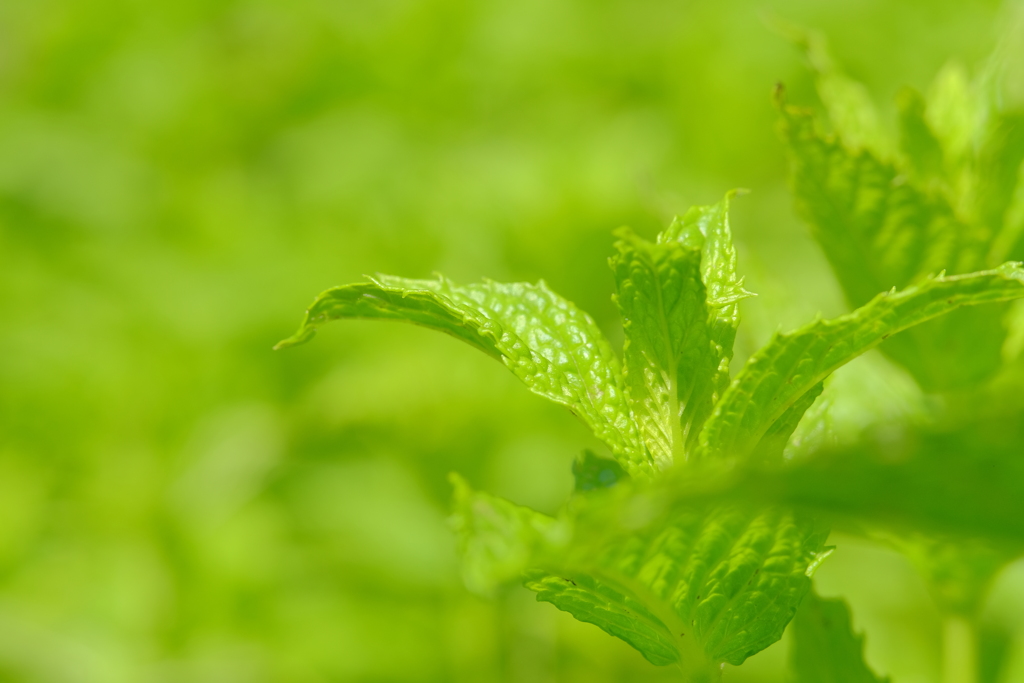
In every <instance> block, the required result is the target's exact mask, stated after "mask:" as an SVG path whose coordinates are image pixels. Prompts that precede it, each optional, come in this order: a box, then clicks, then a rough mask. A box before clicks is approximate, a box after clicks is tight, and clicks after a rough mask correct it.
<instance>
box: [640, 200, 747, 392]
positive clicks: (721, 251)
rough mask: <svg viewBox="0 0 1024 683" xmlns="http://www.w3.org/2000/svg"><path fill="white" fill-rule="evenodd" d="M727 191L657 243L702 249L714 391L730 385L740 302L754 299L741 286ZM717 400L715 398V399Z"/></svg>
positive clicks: (677, 222)
mask: <svg viewBox="0 0 1024 683" xmlns="http://www.w3.org/2000/svg"><path fill="white" fill-rule="evenodd" d="M736 194H737V192H736V191H733V192H729V193H728V194H726V195H725V198H724V199H722V201H720V202H718V203H717V204H714V205H712V206H694V207H691V208H690V210H689V211H687V212H686V213H685V214H684V215H683V217H682V218H681V219H677V220H675V221H673V223H672V225H671V226H669V228H668V229H667V230H665V231H664V232H663V233H661V234H660V235H658V243H659V244H662V243H667V242H679V243H681V244H684V245H686V246H691V247H699V248H700V250H701V279H702V280H703V282H704V286H705V290H706V292H707V307H708V314H709V318H708V328H709V330H710V333H711V340H712V342H713V343H714V345H715V352H716V353H717V355H718V357H719V368H718V376H717V378H716V391H721V390H724V389H725V387H726V386H728V384H729V361H730V360H731V359H732V353H733V343H734V341H735V340H736V330H737V328H739V324H740V310H739V302H740V301H741V300H743V299H745V298H747V297H750V296H753V294H751V293H750V292H748V291H747V290H746V289H744V287H743V278H742V277H740V275H739V272H738V270H737V266H736V246H735V245H734V244H733V240H732V229H731V227H730V225H729V206H730V204H731V201H732V198H733V197H734V196H736ZM716 398H717V397H716Z"/></svg>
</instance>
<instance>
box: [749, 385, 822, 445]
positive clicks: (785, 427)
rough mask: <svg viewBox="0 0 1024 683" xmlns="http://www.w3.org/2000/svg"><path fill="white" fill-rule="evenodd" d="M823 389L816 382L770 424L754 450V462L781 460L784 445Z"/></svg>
mask: <svg viewBox="0 0 1024 683" xmlns="http://www.w3.org/2000/svg"><path fill="white" fill-rule="evenodd" d="M824 389H825V384H824V382H818V383H817V384H815V385H814V386H813V387H811V388H810V389H809V390H807V392H806V393H804V394H803V395H802V396H801V397H800V398H799V399H797V400H796V402H795V403H793V405H791V406H790V407H789V408H787V409H786V412H784V413H783V414H782V415H781V416H780V417H779V419H777V420H776V421H775V422H773V423H772V426H771V427H769V428H768V431H766V432H765V433H764V436H762V437H761V440H760V441H758V443H757V446H756V448H755V449H754V459H755V460H758V461H760V462H777V461H779V460H781V459H782V455H783V452H784V451H785V449H786V445H787V444H788V443H789V439H790V437H792V436H793V432H795V431H796V428H797V426H798V425H799V424H800V420H802V419H803V417H804V413H806V412H807V411H808V410H810V408H811V406H812V405H813V404H814V401H815V400H817V398H818V397H819V396H821V392H822V391H823V390H824Z"/></svg>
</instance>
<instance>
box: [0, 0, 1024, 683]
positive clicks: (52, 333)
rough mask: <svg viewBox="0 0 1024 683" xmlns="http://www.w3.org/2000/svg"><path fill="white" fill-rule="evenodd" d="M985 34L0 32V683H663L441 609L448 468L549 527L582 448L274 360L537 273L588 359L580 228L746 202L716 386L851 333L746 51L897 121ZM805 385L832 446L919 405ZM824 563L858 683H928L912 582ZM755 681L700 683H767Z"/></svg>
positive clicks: (360, 341)
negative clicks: (822, 404) (777, 351)
mask: <svg viewBox="0 0 1024 683" xmlns="http://www.w3.org/2000/svg"><path fill="white" fill-rule="evenodd" d="M1008 12H1009V8H1008V7H1005V6H1003V5H1002V4H1000V3H999V2H995V1H991V0H990V1H973V2H963V1H961V0H917V1H912V2H911V1H899V2H897V1H894V0H850V1H847V2H841V3H839V2H836V3H825V2H816V1H810V0H776V1H774V2H753V1H750V0H718V1H716V2H695V1H692V0H691V1H683V0H676V1H669V0H476V1H473V0H277V1H275V0H6V1H4V2H0V681H3V682H5V683H7V682H11V683H14V682H17V683H22V682H24V683H120V682H125V683H129V682H131V683H136V682H138V683H177V682H189V683H191V682H196V683H206V682H210V683H234V682H238V683H243V682H244V683H248V682H254V683H262V682H267V683H270V682H276V681H283V682H292V681H294V682H296V683H306V682H309V683H313V682H334V681H338V682H345V683H348V682H352V683H391V682H395V683H406V682H408V683H413V682H417V683H419V682H433V681H438V682H441V681H445V682H447V681H457V682H461V681H466V682H492V681H493V682H495V683H497V682H501V683H556V682H558V683H561V682H563V681H587V682H588V683H602V682H612V681H652V682H655V681H668V680H672V675H673V673H672V672H671V671H668V670H661V669H656V668H654V667H652V666H650V665H648V664H647V663H646V662H645V661H644V660H643V659H642V657H641V656H640V655H639V654H638V653H636V652H634V651H633V650H631V649H630V648H629V647H628V646H626V645H625V644H623V643H621V642H619V641H617V640H614V639H612V638H609V637H607V636H605V635H604V634H603V633H601V632H600V631H598V630H597V629H596V628H595V627H593V626H589V625H585V624H580V623H577V622H575V621H573V620H572V619H571V618H570V617H568V616H567V615H565V614H562V613H559V612H557V611H556V610H555V609H554V608H553V607H551V606H550V605H538V604H536V603H535V602H534V601H533V598H532V595H531V594H529V593H527V592H526V591H525V590H523V589H515V590H509V591H507V592H505V593H502V594H500V595H498V596H495V597H494V598H493V599H490V600H485V599H482V598H479V597H476V596H473V595H470V594H469V593H467V592H466V591H465V590H464V588H463V587H462V584H461V582H460V579H459V575H458V566H457V562H456V558H455V553H454V542H453V539H452V537H451V536H450V534H449V531H448V529H447V527H446V522H445V518H446V515H447V509H448V500H449V487H448V484H447V482H446V475H447V473H448V472H449V471H452V470H455V471H458V472H461V473H463V474H464V475H465V476H466V477H467V478H468V479H469V480H470V481H471V482H472V483H473V484H474V485H475V486H477V487H479V488H483V489H486V490H488V491H490V492H493V493H497V494H500V495H504V496H507V497H509V498H511V499H513V500H515V501H516V502H518V503H523V504H527V505H531V506H534V507H536V508H538V509H540V510H543V511H546V512H553V511H554V510H556V509H557V507H558V506H559V504H560V503H561V502H562V500H564V498H565V496H566V495H567V493H568V491H569V489H570V487H571V479H570V469H569V468H570V463H571V461H572V459H573V458H574V457H575V456H576V454H577V453H579V452H580V450H581V449H583V448H585V447H596V444H594V443H593V442H592V441H591V438H590V437H589V435H588V434H587V432H586V430H585V429H584V427H583V426H582V425H581V424H578V423H577V422H576V421H574V419H573V418H572V417H571V416H570V415H569V414H568V413H567V412H563V411H562V410H560V409H559V408H558V407H557V406H553V405H549V404H548V403H547V402H545V401H543V400H541V399H539V398H536V397H534V396H532V395H531V394H529V392H527V391H526V389H525V388H523V387H522V386H521V385H520V384H519V383H518V382H517V380H515V379H514V378H513V377H512V376H511V375H510V374H509V373H507V371H506V370H505V369H504V368H502V367H501V366H500V365H499V364H497V363H494V362H493V361H492V360H490V359H488V358H485V357H483V356H482V355H480V354H477V352H475V351H473V350H471V349H469V348H468V347H465V346H463V345H460V344H459V342H457V341H455V340H452V339H449V338H447V337H442V336H438V335H435V334H433V333H430V332H426V331H423V330H420V329H417V328H413V327H409V326H402V325H395V324H386V323H363V322H353V323H349V324H344V325H341V324H339V325H334V326H332V327H330V328H328V329H325V330H324V331H323V332H322V333H321V335H320V336H319V337H318V339H317V341H316V342H315V343H313V344H311V345H308V346H305V347H301V348H298V349H294V350H289V351H287V352H281V353H274V352H272V351H271V350H270V349H271V346H272V345H273V344H274V342H276V341H277V340H278V339H280V338H282V337H285V336H287V335H288V334H290V333H291V332H292V331H293V329H294V327H295V326H296V325H297V324H298V322H299V319H300V317H301V314H302V312H303V309H304V308H305V306H306V305H307V304H308V303H309V301H310V300H311V299H312V297H313V296H314V295H315V294H316V293H317V292H319V291H321V290H322V289H325V288H327V287H329V286H332V285H336V284H341V283H345V282H350V281H354V280H358V279H359V278H360V276H361V275H362V274H363V273H372V272H377V271H380V272H388V273H394V274H398V275H404V276H409V277H423V276H427V275H429V274H430V273H431V272H433V271H443V272H444V273H446V274H447V275H449V276H450V277H452V278H453V279H456V280H473V279H476V278H479V277H483V276H489V277H492V278H494V279H501V280H535V279H538V278H544V279H545V280H547V281H548V282H549V283H550V284H551V285H552V286H553V287H554V288H555V289H556V290H558V291H559V292H561V293H563V294H564V295H566V296H567V297H568V298H570V299H573V300H574V301H576V302H577V303H579V304H580V305H581V306H582V307H583V308H585V309H586V310H588V311H590V312H591V313H592V314H593V315H594V316H595V318H596V319H597V321H598V322H599V324H600V325H601V326H602V327H603V328H604V329H605V330H606V331H607V333H608V334H609V336H610V337H612V339H613V340H621V331H620V329H619V322H618V319H617V314H616V312H615V309H614V307H613V305H612V303H611V301H610V294H611V292H612V286H613V283H612V279H611V276H610V271H608V269H607V268H606V266H605V259H606V257H607V255H608V254H609V252H610V248H611V243H612V237H611V231H612V230H613V229H614V228H616V227H618V226H620V225H623V224H629V225H631V226H633V227H634V228H635V229H637V230H638V231H639V232H640V233H642V234H645V235H647V236H653V235H654V234H655V233H656V232H657V231H658V230H659V228H661V227H663V226H664V225H665V224H666V223H667V221H669V220H670V219H671V217H672V216H673V215H674V214H676V213H682V212H683V211H684V210H685V209H686V208H687V207H688V206H689V205H690V204H694V203H699V204H706V203H712V202H714V201H716V200H717V199H718V198H719V197H720V196H721V195H722V193H723V192H724V191H725V190H727V189H729V188H733V187H746V188H750V189H751V190H752V191H753V192H752V193H751V194H750V195H749V196H746V197H744V198H742V199H741V200H738V201H737V202H736V204H735V211H734V229H735V231H736V233H737V236H738V240H739V248H740V258H741V267H742V269H743V271H744V272H745V273H747V276H748V280H747V282H748V286H749V288H750V289H752V290H754V291H756V292H758V293H759V294H760V296H759V297H757V298H756V299H752V300H748V301H747V302H745V303H744V314H745V316H746V318H745V323H744V325H745V326H744V328H743V329H742V331H741V338H740V341H739V349H740V352H739V355H740V358H741V359H742V357H743V356H744V355H745V354H747V353H749V352H750V350H751V349H752V348H753V347H755V346H756V345H757V344H759V343H761V342H763V341H764V340H766V339H767V337H768V335H769V334H770V333H771V332H772V331H774V330H775V329H777V328H779V327H792V326H795V325H797V324H799V323H801V322H803V321H805V320H807V319H809V318H810V317H812V316H813V315H815V314H816V313H818V312H822V313H824V314H826V315H834V314H837V313H840V312H842V311H843V310H844V305H843V303H842V299H841V297H840V295H839V293H838V289H837V287H836V285H835V283H834V281H833V279H832V276H831V275H830V273H829V272H828V270H827V268H826V266H825V263H824V259H823V258H822V256H821V255H820V253H819V252H818V250H817V248H816V247H815V246H814V245H813V243H811V242H810V240H809V238H808V237H807V235H806V231H805V229H804V227H803V226H802V225H801V224H800V223H799V222H798V221H797V220H796V218H795V217H794V214H793V210H792V206H791V202H790V199H789V196H788V194H787V190H786V167H785V158H784V154H783V149H782V145H781V144H780V142H779V141H778V139H777V137H776V135H775V114H774V110H773V106H772V103H771V91H772V88H773V86H774V84H775V83H776V82H777V81H782V82H784V83H786V85H787V86H788V87H789V90H790V92H791V98H792V99H793V100H794V101H797V102H806V103H808V104H813V102H814V99H813V94H812V88H811V81H810V76H809V74H808V72H807V69H806V66H805V64H804V61H803V58H802V56H801V55H800V54H799V53H798V52H797V50H795V49H794V48H793V47H792V46H791V45H790V44H788V43H787V42H786V40H784V39H783V38H781V37H780V36H779V35H778V34H777V33H776V32H774V31H773V30H772V29H771V28H770V24H771V21H772V18H773V17H778V18H782V19H786V20H789V21H793V22H798V23H800V24H804V25H807V26H812V27H816V28H818V29H821V30H822V31H824V32H825V33H826V34H827V35H828V36H829V38H830V40H831V43H832V46H833V49H834V52H835V53H836V55H837V56H838V58H839V60H840V61H841V62H842V63H843V64H844V65H845V67H846V68H847V70H848V71H849V72H850V73H851V74H852V75H854V76H855V77H857V78H860V79H861V80H863V81H864V82H865V83H866V84H867V85H868V86H869V88H870V90H871V91H872V93H873V94H874V95H875V96H876V97H877V99H878V101H879V103H880V104H881V105H882V107H883V111H884V112H886V113H892V111H893V107H892V106H891V102H892V98H893V96H894V95H895V93H896V92H897V90H898V88H899V87H900V86H901V85H903V84H911V85H915V86H917V87H919V88H922V89H923V88H925V87H926V86H927V84H928V82H929V81H930V79H931V76H932V75H933V74H934V73H935V72H936V71H937V70H938V69H939V68H940V67H941V66H942V65H943V64H945V63H946V62H947V61H949V60H951V59H955V60H959V61H961V62H963V63H965V64H967V65H968V66H972V67H974V66H977V65H978V64H979V63H980V62H981V60H982V59H983V58H984V56H985V55H986V54H987V53H988V52H989V50H990V49H991V48H992V47H993V45H994V44H995V41H996V40H997V38H998V37H999V35H1000V33H1001V30H1002V27H1003V26H1004V24H1005V23H1006V22H1007V21H1008V19H1007V16H1008ZM836 381H837V382H847V383H853V384H857V383H859V384H858V386H860V387H861V388H865V392H866V393H867V394H869V395H871V396H872V397H873V401H871V402H869V404H870V405H868V407H864V408H863V410H861V412H860V413H857V414H855V415H852V417H851V416H850V415H847V418H848V421H850V423H851V424H858V420H859V421H862V422H863V421H870V420H874V419H886V417H887V416H888V417H890V418H891V417H892V415H893V413H894V411H896V412H898V410H897V409H896V408H894V407H893V406H897V405H898V404H899V403H900V401H901V400H903V398H901V397H904V396H905V395H906V394H907V393H908V392H911V391H912V390H911V389H908V387H907V382H906V380H905V378H901V377H900V376H899V375H898V373H894V372H893V371H892V369H891V368H888V367H887V366H885V362H884V361H883V360H882V359H881V358H880V357H874V356H868V357H866V358H864V359H862V360H861V361H858V363H857V364H855V365H854V366H852V369H851V371H850V372H847V373H844V374H842V375H841V376H840V377H839V378H838V379H837V380H836ZM872 382H874V384H872ZM907 400H913V399H907ZM872 409H873V410H874V411H875V413H871V410H872ZM839 545H840V548H839V552H838V553H837V554H836V556H835V557H834V558H833V559H832V560H830V561H829V563H827V564H826V565H825V567H824V568H823V569H822V570H821V573H820V574H819V586H820V588H821V590H822V591H823V592H824V593H826V594H836V593H842V594H844V595H845V596H847V597H848V598H849V600H850V601H851V603H852V605H853V613H854V618H855V621H856V623H857V625H858V627H859V628H864V629H866V630H867V632H868V641H867V651H868V657H869V660H870V661H871V662H872V664H873V665H874V666H875V667H876V668H877V669H878V670H879V671H882V672H888V673H891V674H893V675H894V677H895V678H896V680H897V681H899V682H902V683H915V682H921V683H923V682H925V681H935V680H937V678H938V662H939V641H940V636H939V630H940V621H939V617H938V614H937V612H936V610H935V608H934V607H933V606H932V605H931V603H930V602H929V600H928V597H927V596H926V594H925V591H924V588H923V586H922V584H921V581H920V579H919V578H918V577H917V576H916V575H915V574H914V572H913V571H912V570H911V569H910V568H909V565H908V564H907V563H906V562H905V561H904V560H903V559H901V558H900V557H899V556H898V555H895V554H894V553H892V552H890V551H888V550H885V549H883V548H879V547H874V546H871V545H868V544H865V543H862V542H857V541H854V540H852V539H842V538H841V539H839ZM991 602H992V605H991V606H990V608H989V610H988V612H987V616H986V619H987V621H986V624H988V626H986V628H991V629H993V632H994V633H996V634H997V636H998V637H995V638H994V640H992V641H991V642H994V643H997V644H999V643H1001V644H1002V646H1005V648H1008V650H1007V651H1009V652H1010V653H1011V654H1010V656H1009V664H1008V666H1007V667H1006V668H1005V669H1004V670H1003V672H1002V673H1001V674H998V675H996V674H995V673H993V674H991V675H990V676H989V677H988V678H987V679H986V681H985V683H996V681H999V683H1007V682H1010V681H1024V654H1022V653H1021V651H1022V650H1024V642H1022V641H1021V639H1020V636H1019V635H1017V636H1015V635H1014V633H1015V631H1014V627H1015V626H1019V624H1018V623H1017V622H1018V621H1019V620H1020V616H1019V615H1021V614H1024V569H1022V568H1021V567H1020V566H1017V567H1011V569H1010V570H1008V572H1007V573H1006V574H1004V576H1002V577H1001V578H1000V580H999V582H998V584H997V586H996V589H995V594H994V595H993V597H992V600H991ZM1016 632H1017V633H1019V632H1020V631H1019V629H1018V630H1017V631H1016ZM998 634H1002V635H998ZM785 653H786V642H785V640H784V641H783V642H782V643H780V644H779V645H777V646H774V647H772V648H770V649H769V650H767V651H765V652H764V653H762V654H761V655H758V656H757V657H755V658H753V659H752V660H751V661H750V663H749V664H748V665H746V666H744V667H742V668H740V669H737V670H731V671H729V672H728V673H727V676H728V679H727V680H730V681H735V682H737V683H741V682H743V681H748V682H752V681H764V682H773V681H782V680H784V677H785V669H784V664H785Z"/></svg>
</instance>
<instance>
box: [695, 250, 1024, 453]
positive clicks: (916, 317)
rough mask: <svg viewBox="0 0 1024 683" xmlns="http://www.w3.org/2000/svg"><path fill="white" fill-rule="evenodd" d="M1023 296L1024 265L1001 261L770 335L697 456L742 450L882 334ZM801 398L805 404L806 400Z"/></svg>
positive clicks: (721, 405) (719, 409) (719, 408)
mask: <svg viewBox="0 0 1024 683" xmlns="http://www.w3.org/2000/svg"><path fill="white" fill-rule="evenodd" d="M1020 297H1024V270H1022V269H1021V268H1020V267H1019V265H1018V264H1015V263H1007V264H1005V265H1003V266H1000V267H999V268H998V269H996V270H990V271H983V272H980V273H973V274H970V275H954V276H949V277H944V276H939V277H933V278H928V279H927V280H925V281H923V282H921V283H920V284H918V285H915V286H912V287H908V288H906V289H904V290H903V291H900V292H895V291H892V292H887V293H883V294H880V295H878V296H877V297H875V299H874V300H872V301H871V302H870V303H868V304H867V305H865V306H862V307H861V308H859V309H857V310H856V311H854V312H852V313H849V314H847V315H844V316H841V317H839V318H835V319H833V320H819V321H817V322H814V323H811V324H810V325H807V326H806V327H803V328H801V329H799V330H797V331H795V332H792V333H789V334H779V335H776V336H775V337H774V338H773V339H772V340H771V341H770V342H769V343H768V344H767V345H766V346H765V347H764V348H762V349H761V350H760V351H758V352H757V353H755V354H754V355H753V356H751V358H750V360H748V361H747V364H746V365H745V366H744V368H743V370H741V371H740V373H739V374H738V375H737V376H736V379H734V380H733V383H732V385H731V386H730V387H729V389H728V391H726V393H725V395H724V396H723V397H722V399H721V401H719V402H718V404H716V406H715V411H714V413H713V414H712V416H711V418H710V419H709V420H708V422H707V423H706V424H705V426H704V431H703V432H702V433H701V450H702V453H703V454H704V455H705V456H719V457H725V456H728V457H734V458H743V457H745V456H747V455H749V454H750V453H751V452H752V450H753V449H754V448H755V446H756V445H757V444H758V442H759V441H760V440H761V438H762V437H764V436H765V435H766V434H767V433H768V431H769V430H770V429H771V428H772V425H774V424H775V423H776V421H777V420H779V418H781V417H782V416H783V415H784V414H785V413H786V412H787V411H788V410H790V408H791V407H792V406H793V405H795V404H796V403H797V402H798V401H800V400H801V398H802V397H804V395H805V394H806V393H807V392H808V391H809V390H811V389H812V388H813V387H815V385H817V384H818V383H819V382H821V381H822V380H824V379H825V378H826V377H828V375H830V374H831V373H832V372H833V371H834V370H836V369H837V368H839V367H840V366H842V365H845V364H846V363H848V362H849V361H851V360H853V359H854V358H856V357H857V356H859V355H860V354H862V353H864V352H865V351H867V350H868V349H870V348H872V347H874V346H877V345H878V344H880V343H881V342H882V341H883V340H885V339H887V338H888V337H890V336H892V335H894V334H896V333H898V332H900V331H901V330H905V329H907V328H910V327H913V326H914V325H919V324H921V323H923V322H925V321H927V320H930V319H932V318H935V317H937V316H940V315H943V314H946V313H949V312H950V311H952V310H954V309H956V308H958V307H960V306H970V305H976V304H982V303H991V302H997V301H1008V300H1011V299H1016V298H1020ZM808 405H809V404H808Z"/></svg>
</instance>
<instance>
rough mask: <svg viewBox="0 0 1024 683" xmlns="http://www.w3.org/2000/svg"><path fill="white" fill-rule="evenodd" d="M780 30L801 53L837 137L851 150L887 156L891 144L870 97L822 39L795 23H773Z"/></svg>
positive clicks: (819, 35) (820, 36) (819, 34)
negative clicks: (838, 61)
mask: <svg viewBox="0 0 1024 683" xmlns="http://www.w3.org/2000/svg"><path fill="white" fill-rule="evenodd" d="M776 27H777V28H778V29H779V31H780V32H781V33H782V34H783V35H785V36H786V37H787V38H789V40H791V41H792V42H793V43H794V44H795V45H797V47H799V48H801V49H802V50H803V51H804V55H805V56H806V58H807V62H808V64H809V66H810V67H811V69H812V70H813V71H814V75H815V86H816V88H817V91H818V97H819V98H821V103H822V104H823V105H825V110H826V111H827V112H828V115H829V120H830V121H831V123H832V125H833V128H834V130H835V132H836V134H837V135H838V136H839V137H840V138H842V140H843V142H844V143H846V144H847V145H849V146H850V147H854V148H860V147H863V148H867V149H870V150H872V151H873V152H875V153H876V154H880V155H882V156H887V155H888V154H889V153H890V152H891V149H890V147H891V145H890V143H889V140H888V137H887V136H886V135H885V131H884V130H883V128H882V123H881V119H880V117H879V116H878V111H877V109H876V107H875V104H874V102H873V101H872V100H871V95H870V93H868V90H867V88H865V87H864V86H863V85H862V84H861V83H858V82H857V81H855V80H853V79H851V78H849V77H848V76H846V75H845V74H843V72H842V70H840V69H839V67H838V66H837V65H836V63H835V60H834V59H833V58H832V55H831V54H830V53H829V49H828V42H827V41H826V39H825V36H824V35H822V34H821V33H819V32H818V31H813V30H809V29H806V28H803V27H801V26H797V25H794V24H788V23H785V22H778V21H777V22H776Z"/></svg>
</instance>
